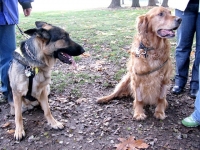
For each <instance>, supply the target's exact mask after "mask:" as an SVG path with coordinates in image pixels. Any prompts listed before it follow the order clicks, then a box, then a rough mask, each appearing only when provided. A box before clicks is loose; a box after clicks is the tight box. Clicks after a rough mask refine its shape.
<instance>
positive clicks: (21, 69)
mask: <svg viewBox="0 0 200 150" xmlns="http://www.w3.org/2000/svg"><path fill="white" fill-rule="evenodd" d="M36 27H37V28H34V29H29V30H27V31H25V33H26V34H28V35H30V36H31V37H30V38H29V39H27V40H25V41H23V42H22V43H21V46H20V51H21V53H22V55H19V54H18V53H16V52H15V53H14V59H13V61H12V64H11V66H10V68H9V80H10V86H11V89H12V94H13V100H14V105H12V104H11V107H12V106H14V112H15V125H16V128H15V134H14V137H15V139H16V140H21V139H22V138H23V137H24V136H25V131H24V126H23V119H22V112H21V109H22V104H23V103H24V104H25V103H26V102H27V100H26V99H25V98H24V96H26V95H27V92H28V89H29V88H28V87H29V84H30V82H29V77H28V75H27V74H26V71H27V70H28V68H29V69H30V70H32V71H35V70H36V71H35V76H34V78H33V84H32V91H31V96H33V97H34V98H36V99H37V100H38V101H39V103H40V105H41V107H42V109H43V111H44V115H45V117H46V119H47V122H48V124H50V125H51V127H52V128H54V129H63V128H64V126H63V124H62V123H61V122H59V121H57V120H56V119H54V117H53V116H52V115H51V112H50V109H49V104H48V94H49V90H48V86H49V84H50V80H51V69H52V68H53V66H54V64H55V62H56V58H58V59H59V60H60V61H62V62H64V63H69V64H71V63H73V59H72V56H77V55H80V54H82V53H83V52H84V50H83V48H82V47H81V46H80V45H79V44H77V43H75V42H74V41H72V40H71V39H70V37H69V34H68V33H67V32H66V31H64V30H63V29H61V28H59V27H56V26H53V25H50V24H47V23H45V22H36ZM11 96H12V95H11ZM29 96H30V95H29Z"/></svg>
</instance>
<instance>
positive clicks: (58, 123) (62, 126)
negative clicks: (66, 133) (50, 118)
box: [51, 120, 64, 129]
mask: <svg viewBox="0 0 200 150" xmlns="http://www.w3.org/2000/svg"><path fill="white" fill-rule="evenodd" d="M51 127H52V128H54V129H63V128H64V125H63V124H62V123H61V122H59V121H56V120H55V122H54V123H51Z"/></svg>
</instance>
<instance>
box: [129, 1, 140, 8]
mask: <svg viewBox="0 0 200 150" xmlns="http://www.w3.org/2000/svg"><path fill="white" fill-rule="evenodd" d="M131 7H140V3H139V0H132V5H131Z"/></svg>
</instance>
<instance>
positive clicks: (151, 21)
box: [97, 7, 181, 120]
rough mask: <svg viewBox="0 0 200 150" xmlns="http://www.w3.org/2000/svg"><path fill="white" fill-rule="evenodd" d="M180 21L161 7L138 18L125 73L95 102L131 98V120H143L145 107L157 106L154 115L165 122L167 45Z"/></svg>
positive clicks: (168, 72)
mask: <svg viewBox="0 0 200 150" xmlns="http://www.w3.org/2000/svg"><path fill="white" fill-rule="evenodd" d="M180 23H181V18H179V17H176V16H173V15H171V12H170V11H169V10H168V9H166V8H164V7H155V8H153V9H151V10H149V11H148V12H147V13H146V14H145V15H142V16H139V17H138V18H137V26H136V28H137V30H138V33H137V35H136V37H135V39H134V41H133V44H132V48H131V50H130V60H129V62H128V65H127V74H126V75H125V76H124V77H123V79H122V80H121V81H120V83H119V84H118V85H117V86H116V88H115V90H114V92H113V93H112V94H110V95H108V96H105V97H102V98H99V99H98V100H97V102H98V103H106V102H109V101H111V100H112V99H114V98H115V97H122V96H128V95H131V96H132V97H133V98H134V99H135V100H134V103H133V108H134V118H135V119H136V120H143V119H145V118H146V115H145V112H144V109H143V107H144V105H146V104H150V105H156V109H155V113H154V116H155V117H156V118H158V119H164V118H165V117H166V116H165V109H166V107H167V105H168V103H167V101H166V94H167V86H168V85H169V83H170V77H171V75H172V63H171V58H170V43H169V41H168V38H172V37H174V36H175V32H174V30H176V29H177V28H178V27H179V25H180Z"/></svg>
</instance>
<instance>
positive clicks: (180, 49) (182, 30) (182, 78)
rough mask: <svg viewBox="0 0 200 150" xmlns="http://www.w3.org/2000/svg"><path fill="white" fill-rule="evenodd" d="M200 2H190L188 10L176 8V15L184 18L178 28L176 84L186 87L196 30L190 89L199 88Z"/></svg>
mask: <svg viewBox="0 0 200 150" xmlns="http://www.w3.org/2000/svg"><path fill="white" fill-rule="evenodd" d="M198 6H199V5H198V4H188V6H187V8H186V10H185V11H184V12H183V11H180V10H178V9H176V10H175V15H176V16H178V17H180V18H182V23H181V25H180V27H179V28H178V30H177V47H176V52H175V59H176V76H175V85H178V86H180V87H182V88H183V87H184V86H185V85H186V83H187V79H188V72H189V64H190V53H191V51H192V43H193V38H194V35H195V32H196V52H195V60H194V63H193V66H192V76H191V81H190V89H197V90H198V89H199V79H198V74H199V73H198V72H199V63H200V13H198Z"/></svg>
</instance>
